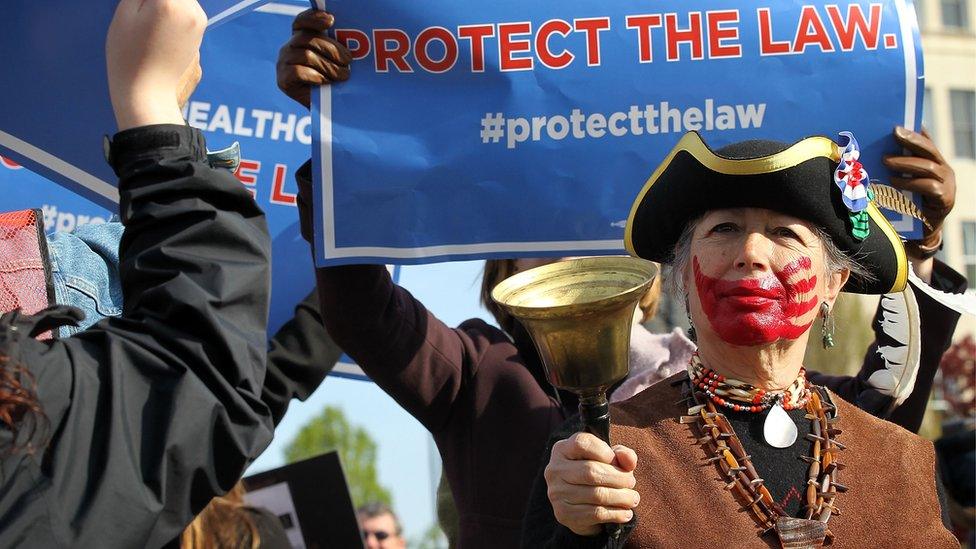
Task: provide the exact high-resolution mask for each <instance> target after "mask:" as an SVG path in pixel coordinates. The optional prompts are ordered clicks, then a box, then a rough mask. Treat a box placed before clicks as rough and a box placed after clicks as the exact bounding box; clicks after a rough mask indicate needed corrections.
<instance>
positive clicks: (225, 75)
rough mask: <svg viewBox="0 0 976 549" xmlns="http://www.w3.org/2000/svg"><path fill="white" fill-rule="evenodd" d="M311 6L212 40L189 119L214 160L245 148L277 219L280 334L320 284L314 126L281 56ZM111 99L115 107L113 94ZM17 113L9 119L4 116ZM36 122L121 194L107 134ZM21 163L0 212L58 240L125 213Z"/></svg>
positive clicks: (265, 17) (275, 306) (6, 166)
mask: <svg viewBox="0 0 976 549" xmlns="http://www.w3.org/2000/svg"><path fill="white" fill-rule="evenodd" d="M307 6H308V4H307V3H304V2H295V3H290V4H288V3H281V2H279V3H275V4H269V5H266V6H263V7H261V8H260V9H259V10H258V11H256V12H254V13H249V14H246V15H243V16H241V17H238V18H235V19H234V20H232V21H230V22H228V23H227V24H224V25H220V26H219V27H217V28H212V29H210V30H208V31H207V34H206V35H205V37H204V41H203V46H202V49H201V64H202V65H203V71H204V78H203V81H202V82H201V83H200V86H199V87H198V88H197V91H196V92H195V93H194V94H193V97H192V98H191V100H190V102H189V103H188V105H187V106H186V116H187V119H188V120H189V122H190V124H191V125H193V126H195V127H198V128H201V129H203V130H204V132H205V134H206V136H207V144H208V146H209V147H210V148H211V149H212V150H215V149H221V148H224V147H227V146H229V145H230V144H232V143H233V142H234V141H238V142H240V144H241V153H242V162H241V167H240V169H239V170H238V172H237V174H236V175H237V177H238V179H240V180H241V183H242V184H243V185H245V186H246V187H247V188H248V189H249V190H250V191H251V192H252V193H253V194H254V196H255V198H256V199H257V201H258V203H259V204H260V205H261V207H262V208H263V209H264V211H265V212H266V213H267V215H268V226H269V229H270V231H271V236H272V239H273V248H272V254H273V258H272V260H273V276H272V302H271V319H270V326H269V327H270V330H271V332H272V333H273V332H274V331H275V330H277V329H278V327H280V326H281V325H282V324H283V323H284V322H286V321H287V320H288V319H289V318H291V316H292V313H293V308H294V306H295V304H297V303H298V302H299V301H301V300H302V299H303V298H304V297H305V295H307V294H308V292H309V291H311V289H312V287H313V286H314V284H315V281H314V277H313V266H312V261H311V258H310V253H309V246H308V244H307V243H306V242H305V241H304V240H303V239H302V237H301V235H300V234H299V226H298V212H297V208H296V205H295V195H296V193H297V188H296V186H295V181H294V174H295V170H296V169H298V167H299V166H300V165H301V164H302V163H303V162H305V161H306V160H307V159H308V156H309V146H310V143H311V119H310V115H309V112H308V111H307V110H305V109H304V108H302V107H301V106H300V105H298V104H297V103H295V102H293V101H291V100H290V99H288V98H287V97H285V95H284V94H282V93H281V92H280V91H279V90H278V88H277V85H276V83H275V71H274V64H275V59H276V57H277V53H278V49H279V48H280V47H281V45H282V44H283V43H284V42H285V41H287V40H288V38H289V37H290V36H291V21H292V18H293V16H294V15H295V14H297V13H298V12H300V11H301V10H303V9H305V8H307ZM42 11H43V10H42ZM38 16H39V17H40V16H41V15H38ZM41 20H43V18H42V19H41ZM101 63H104V61H101ZM89 68H90V67H89ZM92 72H93V73H95V72H100V73H101V71H92ZM102 77H104V74H102ZM89 78H94V76H91V75H89ZM5 91H9V90H5ZM59 93H60V94H62V97H61V102H62V103H55V104H57V105H60V106H63V107H64V108H66V109H67V108H68V107H69V106H70V107H71V108H74V107H75V106H74V105H72V104H70V101H68V99H66V98H65V97H64V96H63V94H64V89H63V88H62V89H60V90H59ZM103 95H104V98H105V100H106V101H108V91H107V90H106V91H104V94H103ZM12 110H15V109H9V108H5V109H3V112H4V115H3V116H5V117H6V116H8V114H9V113H10V112H11V111H12ZM61 112H64V111H61ZM108 116H109V117H110V118H109V119H108V120H107V121H106V120H103V121H102V122H103V123H105V124H107V125H111V126H114V122H113V119H112V118H111V111H110V110H109V113H108ZM36 118H37V122H36V123H37V129H38V130H45V132H46V133H47V134H49V136H50V137H52V138H54V137H59V138H63V139H64V140H65V142H66V141H67V139H68V138H69V137H71V138H72V139H77V145H76V147H77V149H78V151H79V155H78V158H81V159H83V161H84V163H85V164H84V165H85V166H87V168H86V170H88V171H89V172H95V171H96V168H97V170H98V171H99V173H102V172H104V173H105V177H110V179H107V180H106V181H107V182H111V186H112V188H113V189H114V188H115V178H114V174H112V172H111V170H110V169H109V168H108V166H107V164H106V163H105V159H104V158H103V156H102V146H101V138H102V133H98V132H88V133H91V134H92V135H89V136H88V137H87V138H86V139H87V141H86V140H85V139H82V138H81V137H80V136H74V137H72V136H71V135H70V134H72V133H73V132H74V131H75V129H76V126H75V125H74V124H75V123H74V122H72V121H70V120H68V119H64V120H62V121H61V122H60V123H56V122H55V120H56V119H57V118H58V112H53V111H52V112H38V113H37V117H36ZM103 133H105V132H103ZM107 133H111V132H110V131H109V132H107ZM96 134H97V135H96ZM72 147H75V145H73V146H72ZM0 154H4V153H0ZM21 160H22V158H19V157H18V158H4V159H3V160H2V161H0V195H2V196H3V197H4V198H3V201H2V202H0V209H2V210H14V209H22V208H41V209H42V210H43V212H44V220H45V227H46V229H47V230H48V231H53V230H62V231H70V230H72V229H74V228H75V227H76V226H77V225H79V224H84V223H92V222H94V223H98V222H101V221H105V220H107V219H109V218H110V216H111V215H112V214H114V213H115V212H116V211H117V206H116V205H115V204H111V203H110V204H108V205H105V206H102V205H100V204H104V202H105V201H100V202H99V203H98V204H96V203H95V202H93V201H91V200H88V199H86V198H84V197H82V196H80V195H78V194H76V193H75V192H73V191H71V190H69V189H68V188H66V187H63V186H60V185H58V184H55V183H53V182H52V181H49V180H47V179H45V178H44V177H42V176H40V175H36V174H34V173H32V172H31V171H29V170H27V169H24V168H20V167H18V165H17V164H16V163H15V162H19V161H21ZM36 166H37V164H32V165H31V167H32V168H34V167H36ZM42 171H43V172H44V173H45V174H47V175H50V174H51V173H52V171H51V170H48V169H44V170H42ZM59 181H60V182H62V183H63V182H64V180H63V179H59ZM76 188H77V187H76ZM87 196H91V193H88V194H87ZM109 202H111V201H109Z"/></svg>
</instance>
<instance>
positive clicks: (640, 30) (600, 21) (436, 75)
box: [313, 0, 923, 265]
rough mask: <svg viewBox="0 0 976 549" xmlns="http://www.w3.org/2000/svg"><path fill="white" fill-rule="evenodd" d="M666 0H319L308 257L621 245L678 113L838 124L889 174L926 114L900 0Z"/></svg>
mask: <svg viewBox="0 0 976 549" xmlns="http://www.w3.org/2000/svg"><path fill="white" fill-rule="evenodd" d="M676 6H677V5H676V4H675V3H674V2H663V1H651V2H647V1H637V0H631V1H622V2H612V3H606V2H603V3H593V2H590V1H584V0H565V1H563V2H525V1H521V0H520V1H515V0H500V1H497V2H457V1H454V0H432V1H430V2H425V3H424V4H423V7H422V9H421V8H418V6H417V5H414V4H410V3H404V2H400V1H397V0H355V1H353V0H331V1H330V2H329V4H328V8H329V10H330V11H331V12H332V13H334V14H335V16H336V28H335V29H334V35H335V37H336V38H337V39H339V40H340V41H342V42H344V43H345V44H346V45H347V46H348V47H349V48H350V50H351V52H352V53H353V56H354V58H355V59H356V61H355V62H354V65H353V70H352V77H351V79H350V80H349V81H348V82H344V83H341V84H337V85H333V86H324V87H322V88H321V89H320V91H319V93H317V94H313V101H314V108H313V121H314V124H315V129H314V130H315V133H314V135H315V141H316V153H315V154H314V155H313V159H314V161H315V177H316V186H315V190H316V196H315V200H316V210H317V219H316V225H317V226H316V230H317V234H316V238H317V242H316V252H317V253H316V256H317V258H318V260H319V263H320V264H321V265H330V264H333V265H334V264H347V263H358V262H396V263H424V262H432V261H442V260H455V259H472V258H487V257H536V256H569V255H590V254H617V253H622V252H623V244H622V238H623V234H624V224H625V220H626V218H627V215H628V213H629V210H630V206H631V203H632V201H633V200H634V198H635V196H636V195H637V193H638V191H639V190H640V188H641V187H642V185H643V184H644V182H645V180H646V179H647V177H648V176H649V175H650V174H651V172H652V171H653V169H654V168H655V166H656V165H657V164H658V163H659V162H660V161H661V159H662V158H663V157H664V156H665V155H666V154H667V152H668V151H669V150H670V149H671V148H672V147H673V145H674V144H675V143H676V142H677V141H678V139H679V138H680V137H681V135H682V134H683V133H684V132H686V131H689V130H697V131H699V132H701V133H702V134H703V137H704V139H705V141H706V142H707V143H708V144H709V145H711V146H712V147H720V146H722V145H724V144H727V143H730V142H733V141H739V140H744V139H752V138H767V139H778V140H782V141H787V142H793V141H796V140H799V139H801V138H803V137H806V136H809V135H814V134H822V135H827V136H831V137H835V138H836V136H837V133H838V132H839V131H844V130H849V131H853V132H854V134H855V135H856V136H857V139H858V141H859V143H860V144H861V147H862V160H864V164H865V167H866V168H867V170H868V173H869V174H870V175H871V177H873V178H876V179H881V180H882V181H883V180H886V179H887V178H888V175H889V174H887V173H886V170H885V169H884V168H883V166H882V164H881V158H882V155H884V154H891V153H896V152H898V150H899V149H898V147H897V146H896V145H895V142H894V140H893V138H892V137H891V132H892V129H893V128H894V126H895V125H903V126H905V127H908V128H910V129H916V128H918V127H919V124H920V120H921V112H920V110H921V102H922V90H923V82H922V75H923V70H922V56H921V44H920V40H919V36H918V29H917V24H916V19H915V13H914V7H913V6H912V4H911V1H910V0H885V1H879V2H851V1H845V2H840V3H838V2H836V1H834V0H831V1H807V2H801V1H798V0H768V1H767V2H760V3H749V4H748V7H745V6H744V5H743V4H742V3H741V2H737V1H734V0H713V1H709V2H705V1H701V0H698V1H691V2H682V3H680V8H678V9H676ZM893 219H894V221H895V226H896V228H897V229H898V230H899V231H901V232H902V233H903V234H907V235H917V234H918V231H919V230H920V227H919V226H918V224H917V223H914V222H913V220H912V219H910V218H906V219H902V218H901V216H898V214H893Z"/></svg>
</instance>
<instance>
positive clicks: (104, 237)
mask: <svg viewBox="0 0 976 549" xmlns="http://www.w3.org/2000/svg"><path fill="white" fill-rule="evenodd" d="M122 230H123V226H122V223H120V222H117V221H112V222H109V223H103V224H91V225H82V226H81V227H78V228H77V229H75V230H74V231H73V232H70V233H54V234H51V235H48V237H47V246H48V252H49V254H50V262H51V278H52V281H53V283H54V298H55V301H56V302H57V303H58V304H60V305H71V306H73V307H77V308H79V309H81V310H82V311H83V312H84V313H85V319H84V320H82V321H81V322H80V325H79V326H63V327H61V328H60V329H59V332H58V336H59V337H68V336H70V335H72V334H75V333H77V332H79V331H81V330H84V329H85V328H88V327H89V326H91V325H92V324H95V323H96V322H98V321H99V320H101V319H103V318H105V317H110V316H119V315H121V314H122V282H121V280H119V241H120V240H121V239H122Z"/></svg>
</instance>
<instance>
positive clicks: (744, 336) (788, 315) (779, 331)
mask: <svg viewBox="0 0 976 549" xmlns="http://www.w3.org/2000/svg"><path fill="white" fill-rule="evenodd" d="M810 265H811V262H810V258H809V257H801V258H800V259H797V260H796V261H793V262H792V263H790V264H788V265H787V266H786V267H784V268H783V270H781V271H778V272H775V273H773V275H771V276H767V277H765V278H747V279H742V280H722V279H718V278H712V277H710V276H708V275H706V274H704V273H702V271H701V267H700V266H699V264H698V258H697V257H695V258H694V270H695V286H696V287H697V288H698V299H699V300H700V301H701V306H702V310H703V311H704V312H705V315H706V316H707V317H708V321H709V323H710V324H711V326H712V329H713V330H715V332H716V333H717V334H718V335H719V337H721V338H722V340H724V341H725V342H727V343H731V344H732V345H762V344H765V343H772V342H774V341H776V340H778V339H780V338H783V339H796V338H798V337H800V336H801V335H803V333H804V332H806V331H807V329H808V328H810V325H811V324H813V319H811V320H810V321H809V322H807V323H805V324H796V322H797V321H798V320H799V318H800V317H802V316H804V315H806V314H807V313H809V312H810V311H811V310H813V308H815V307H816V306H817V304H818V303H819V298H818V297H817V295H815V294H811V292H813V291H814V290H815V289H816V287H817V277H816V275H811V274H810Z"/></svg>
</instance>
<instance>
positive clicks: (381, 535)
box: [361, 530, 393, 541]
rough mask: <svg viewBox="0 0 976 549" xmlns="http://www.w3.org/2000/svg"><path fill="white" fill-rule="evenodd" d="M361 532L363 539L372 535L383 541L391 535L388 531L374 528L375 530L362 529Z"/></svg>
mask: <svg viewBox="0 0 976 549" xmlns="http://www.w3.org/2000/svg"><path fill="white" fill-rule="evenodd" d="M361 533H362V534H363V539H369V536H373V537H375V538H376V540H377V541H383V540H385V539H387V538H389V537H390V536H392V535H393V534H391V533H389V532H384V531H383V530H376V531H369V530H362V531H361Z"/></svg>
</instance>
